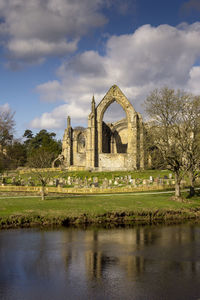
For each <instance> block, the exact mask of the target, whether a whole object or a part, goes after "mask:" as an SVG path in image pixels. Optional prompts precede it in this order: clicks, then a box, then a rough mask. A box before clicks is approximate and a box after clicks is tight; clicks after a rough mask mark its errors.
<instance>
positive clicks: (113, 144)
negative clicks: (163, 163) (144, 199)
mask: <svg viewBox="0 0 200 300" xmlns="http://www.w3.org/2000/svg"><path fill="white" fill-rule="evenodd" d="M114 101H116V102H117V103H118V104H120V105H121V106H122V108H123V109H124V111H125V113H126V118H125V119H122V120H120V121H118V122H115V123H105V122H103V116H104V113H105V111H106V110H107V108H108V107H109V105H110V104H112V103H113V102H114ZM62 160H63V165H64V167H65V168H67V169H69V170H70V169H71V170H73V169H74V170H76V169H79V170H80V169H85V170H97V171H104V170H105V171H115V170H136V169H144V167H145V162H144V124H143V121H142V117H141V115H140V114H139V113H137V112H136V111H135V109H134V108H133V106H132V105H131V103H130V102H129V100H128V99H127V98H126V96H125V95H124V94H123V93H122V91H121V90H120V89H119V87H118V86H116V85H114V86H112V87H111V88H110V89H109V91H108V92H107V94H106V95H105V96H104V98H103V99H102V100H101V102H100V103H99V104H98V105H97V106H96V104H95V99H94V97H93V99H92V103H91V113H90V114H89V116H88V128H86V129H84V128H81V127H77V128H75V129H73V128H72V127H71V120H70V117H68V121H67V128H66V129H65V133H64V137H63V145H62Z"/></svg>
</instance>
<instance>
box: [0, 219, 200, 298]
mask: <svg viewBox="0 0 200 300" xmlns="http://www.w3.org/2000/svg"><path fill="white" fill-rule="evenodd" d="M0 299H1V300H4V299H5V300H7V299H14V300H18V299H19V300H23V299H25V300H32V299H37V300H40V299H41V300H43V299H53V300H56V299H58V300H60V299H141V300H145V299H152V300H156V299H167V300H169V299H178V300H179V299H180V300H183V299H188V300H192V299H196V300H197V299H200V226H199V225H194V226H191V225H181V226H179V225H178V226H160V227H135V228H131V229H109V230H106V229H98V230H94V229H89V230H80V229H61V230H50V231H41V230H38V229H34V230H32V229H31V230H30V229H21V230H7V231H1V232H0Z"/></svg>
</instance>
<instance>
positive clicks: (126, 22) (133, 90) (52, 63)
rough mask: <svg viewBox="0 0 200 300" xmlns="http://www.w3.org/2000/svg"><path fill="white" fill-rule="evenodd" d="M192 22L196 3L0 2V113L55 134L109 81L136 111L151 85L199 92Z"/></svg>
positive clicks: (81, 120)
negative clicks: (6, 111)
mask: <svg viewBox="0 0 200 300" xmlns="http://www.w3.org/2000/svg"><path fill="white" fill-rule="evenodd" d="M199 21H200V0H188V1H181V0H174V1H161V0H151V1H145V0H132V1H131V0H123V1H122V0H45V1H44V0H29V1H27V0H0V39H1V43H0V55H1V60H0V78H1V80H0V108H1V109H8V107H10V109H12V110H13V111H15V120H16V136H17V137H20V136H21V135H22V134H23V132H24V130H25V129H27V128H29V129H32V130H33V131H34V132H37V131H39V130H40V129H43V128H46V129H48V130H51V131H54V132H57V133H58V136H59V137H60V136H62V134H63V130H64V128H65V126H66V118H67V115H71V118H72V124H73V126H78V125H83V126H87V115H88V113H89V110H90V101H91V98H92V95H93V94H94V95H95V98H96V102H97V103H98V102H99V101H100V100H101V99H102V97H103V96H104V94H105V93H106V92H107V90H108V89H109V87H110V86H111V85H113V84H117V85H118V86H119V87H120V88H121V89H122V91H123V92H124V93H125V95H126V96H127V97H128V99H129V100H130V101H131V102H132V104H133V105H134V107H135V109H136V110H138V111H139V112H141V113H142V114H143V106H142V103H143V102H144V100H145V98H146V96H147V95H148V93H149V92H150V91H151V90H153V89H154V88H156V87H162V86H164V85H167V86H169V87H172V88H181V89H184V90H186V91H189V92H192V93H195V94H200V85H199V82H200V66H199V61H200V22H199ZM108 115H109V118H111V119H116V118H120V116H121V115H122V113H121V109H119V108H118V107H117V106H116V107H115V106H113V109H112V110H110V111H109V112H108Z"/></svg>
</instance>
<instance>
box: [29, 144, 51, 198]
mask: <svg viewBox="0 0 200 300" xmlns="http://www.w3.org/2000/svg"><path fill="white" fill-rule="evenodd" d="M53 158H54V153H51V152H49V151H46V150H45V149H43V148H40V149H37V150H36V151H34V153H33V155H31V156H29V158H28V166H29V167H31V168H34V174H35V176H36V177H37V179H38V181H39V183H40V184H41V197H42V200H44V199H45V187H46V185H47V183H48V181H49V179H50V178H51V177H52V172H50V171H48V170H45V168H50V167H51V163H52V160H53Z"/></svg>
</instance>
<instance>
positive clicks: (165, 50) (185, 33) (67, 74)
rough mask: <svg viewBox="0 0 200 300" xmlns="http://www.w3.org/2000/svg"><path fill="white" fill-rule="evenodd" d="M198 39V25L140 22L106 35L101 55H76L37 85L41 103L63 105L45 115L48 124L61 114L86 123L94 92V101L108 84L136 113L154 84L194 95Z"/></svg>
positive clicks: (198, 74) (199, 69)
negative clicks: (54, 78) (124, 31)
mask: <svg viewBox="0 0 200 300" xmlns="http://www.w3.org/2000/svg"><path fill="white" fill-rule="evenodd" d="M199 41H200V23H194V24H192V25H187V24H181V25H179V26H178V27H172V26H169V25H161V26H158V27H152V26H150V25H144V26H142V27H140V28H138V29H137V30H136V31H135V32H134V33H133V34H127V35H121V36H112V37H111V38H109V39H108V41H107V44H106V54H105V55H104V56H101V55H99V53H97V52H94V51H87V52H85V53H82V54H80V55H78V56H75V57H74V58H73V59H71V60H70V61H67V62H66V63H63V64H62V66H61V67H60V68H59V69H58V71H57V75H58V80H57V81H52V82H47V83H45V84H43V85H40V86H39V87H38V90H39V92H40V94H41V97H42V98H43V97H45V100H46V101H47V100H48V98H49V100H50V101H56V100H59V101H60V100H63V102H65V103H67V104H66V105H63V106H60V107H58V108H57V109H56V110H54V111H52V112H51V113H49V115H48V118H49V119H51V118H52V119H53V120H54V123H53V122H52V123H51V122H50V123H51V124H52V126H54V125H53V124H55V122H56V120H58V123H59V122H60V118H64V117H66V116H67V115H70V114H71V116H72V120H73V119H74V123H76V124H79V123H80V124H81V123H82V122H83V119H84V118H83V117H85V123H86V121H87V118H86V112H87V111H88V109H90V101H91V97H92V95H93V93H94V94H95V98H96V100H97V102H98V101H100V100H101V99H102V97H103V96H104V94H105V93H106V92H107V90H108V89H109V87H110V86H112V85H113V84H117V85H118V86H119V87H120V88H121V89H122V91H123V92H124V94H125V95H126V96H127V97H128V99H129V100H130V101H131V102H132V103H133V105H134V107H135V109H136V110H138V111H140V112H142V106H141V104H142V103H143V101H144V100H145V98H146V96H147V94H148V93H149V92H150V91H151V90H153V89H154V88H159V87H162V86H164V85H167V86H169V87H173V88H181V89H185V90H189V91H191V92H195V93H197V92H198V93H199V92H200V90H199V79H200V67H197V66H195V64H196V63H197V62H198V60H199V57H200V42H199ZM59 108H60V109H59ZM80 110H82V113H81V112H80ZM77 112H78V113H77ZM116 115H117V112H116ZM113 117H115V110H113ZM44 119H46V115H45V114H44V115H43V116H42V117H41V118H39V119H37V122H36V121H35V123H34V124H35V125H36V123H37V124H38V126H41V122H40V120H43V121H44ZM50 123H49V126H50V125H51V124H50ZM32 124H33V123H32ZM43 124H44V123H43ZM59 124H60V126H61V123H59ZM41 127H42V126H41ZM58 127H59V125H58V126H57V128H58Z"/></svg>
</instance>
